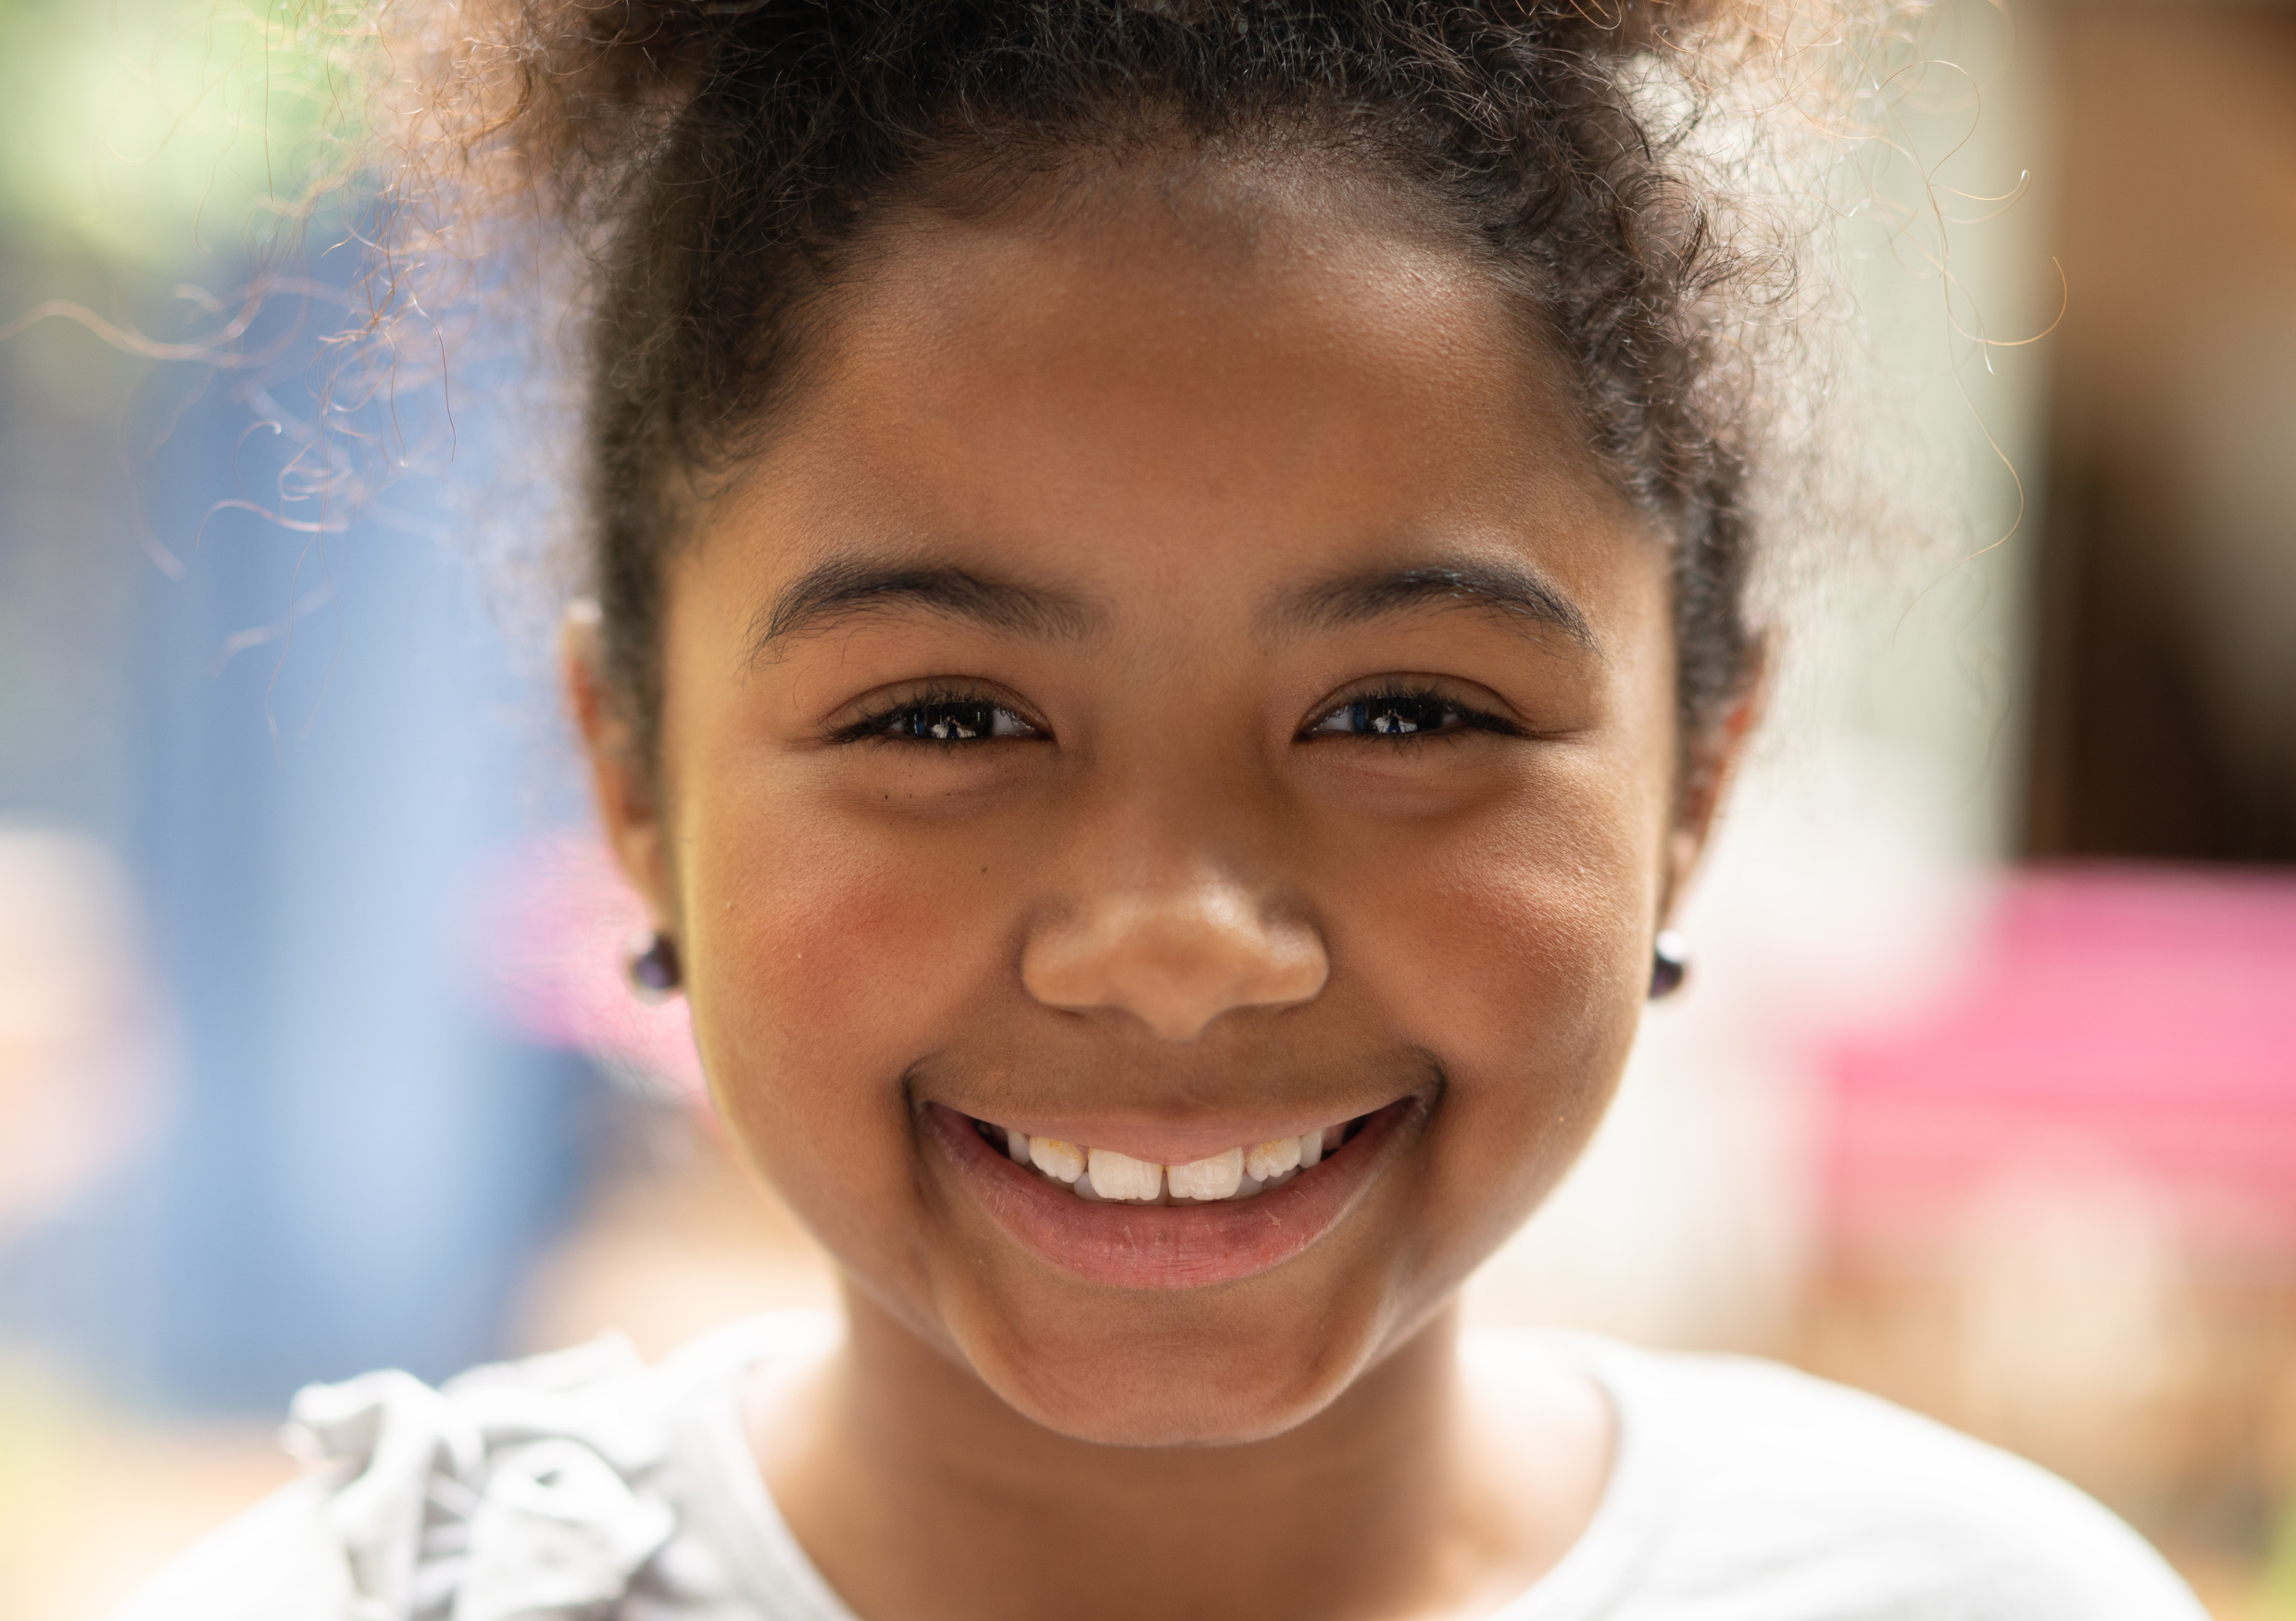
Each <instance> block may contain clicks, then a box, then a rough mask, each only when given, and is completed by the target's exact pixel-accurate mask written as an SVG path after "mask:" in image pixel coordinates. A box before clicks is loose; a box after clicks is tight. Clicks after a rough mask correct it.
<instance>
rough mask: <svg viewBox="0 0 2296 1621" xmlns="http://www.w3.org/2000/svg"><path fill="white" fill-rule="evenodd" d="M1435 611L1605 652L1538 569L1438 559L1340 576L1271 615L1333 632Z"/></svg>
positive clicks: (1286, 602)
mask: <svg viewBox="0 0 2296 1621" xmlns="http://www.w3.org/2000/svg"><path fill="white" fill-rule="evenodd" d="M1431 608H1437V609H1439V608H1465V609H1480V610H1485V611H1488V612H1492V613H1497V614H1501V615H1504V616H1505V617H1507V618H1510V619H1513V620H1518V621H1523V622H1526V623H1527V624H1530V625H1539V626H1545V627H1547V628H1549V629H1553V630H1559V631H1561V632H1562V633H1563V635H1567V636H1569V637H1570V638H1571V640H1573V641H1575V642H1576V643H1577V644H1578V645H1579V646H1580V647H1585V648H1586V649H1587V651H1588V652H1590V653H1594V654H1596V655H1598V656H1600V653H1601V651H1602V645H1601V643H1600V642H1599V641H1598V640H1596V638H1595V633H1594V627H1593V626H1592V625H1590V624H1588V623H1587V616H1586V615H1585V614H1584V613H1582V612H1581V611H1580V610H1579V609H1578V605H1577V604H1576V603H1574V602H1573V601H1572V600H1571V599H1570V598H1569V597H1566V596H1564V595H1563V594H1562V591H1561V590H1559V589H1558V588H1557V587H1556V586H1555V585H1554V584H1551V583H1550V582H1549V581H1548V580H1546V579H1544V578H1542V577H1541V576H1540V575H1539V574H1538V573H1537V572H1535V571H1533V570H1531V569H1528V568H1524V567H1523V566H1521V565H1518V564H1514V563H1492V562H1473V563H1467V562H1438V563H1428V564H1422V565H1416V566H1413V567H1409V568H1402V569H1378V570H1370V571H1367V572H1362V573H1358V574H1342V575H1339V576H1338V577H1336V578H1335V579H1330V580H1324V581H1319V582H1318V583H1317V584H1313V585H1311V586H1308V587H1307V588H1306V589H1305V590H1302V591H1298V592H1294V593H1293V594H1291V595H1290V596H1289V597H1286V598H1285V599H1284V600H1283V602H1282V603H1281V605H1280V606H1279V607H1278V608H1277V609H1276V611H1275V614H1274V615H1273V617H1274V619H1275V620H1276V622H1278V623H1282V624H1288V625H1297V626H1302V627H1313V628H1316V629H1324V630H1328V629H1334V628H1336V627H1338V626H1341V625H1349V624H1361V623H1362V622H1364V621H1367V620H1374V619H1380V618H1383V617H1385V616H1386V615H1388V614H1398V613H1414V612H1421V611H1424V610H1425V609H1431Z"/></svg>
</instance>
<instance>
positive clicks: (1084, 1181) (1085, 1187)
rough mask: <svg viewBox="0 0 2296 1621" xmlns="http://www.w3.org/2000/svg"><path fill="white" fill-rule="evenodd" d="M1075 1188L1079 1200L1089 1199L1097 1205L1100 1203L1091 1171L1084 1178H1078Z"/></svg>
mask: <svg viewBox="0 0 2296 1621" xmlns="http://www.w3.org/2000/svg"><path fill="white" fill-rule="evenodd" d="M1073 1186H1074V1187H1075V1189H1076V1197H1077V1198H1079V1199H1088V1200H1091V1201H1092V1202H1093V1203H1095V1204H1098V1203H1099V1202H1100V1194H1099V1191H1098V1189H1097V1188H1095V1187H1093V1186H1092V1174H1091V1173H1090V1172H1089V1171H1087V1172H1086V1173H1085V1175H1082V1176H1079V1177H1077V1178H1076V1180H1075V1182H1074V1184H1073Z"/></svg>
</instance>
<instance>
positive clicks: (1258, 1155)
mask: <svg viewBox="0 0 2296 1621" xmlns="http://www.w3.org/2000/svg"><path fill="white" fill-rule="evenodd" d="M1298 1163H1299V1138H1298V1137H1277V1138H1276V1139H1275V1140H1274V1141H1273V1142H1264V1143H1255V1144H1253V1145H1252V1150H1251V1152H1249V1153H1248V1154H1246V1155H1245V1156H1244V1175H1247V1176H1257V1177H1258V1178H1260V1180H1261V1181H1262V1182H1265V1181H1266V1180H1267V1179H1268V1178H1269V1177H1271V1176H1281V1175H1283V1174H1284V1173H1285V1172H1286V1171H1288V1170H1290V1169H1291V1168H1292V1167H1293V1166H1294V1165H1297V1164H1298Z"/></svg>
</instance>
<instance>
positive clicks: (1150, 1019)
mask: <svg viewBox="0 0 2296 1621" xmlns="http://www.w3.org/2000/svg"><path fill="white" fill-rule="evenodd" d="M1330 976H1331V959H1330V958H1329V956H1328V955H1327V954H1326V953H1325V952H1324V942H1323V941H1322V939H1321V938H1319V937H1318V936H1317V935H1316V933H1315V931H1314V930H1313V929H1311V928H1309V927H1308V926H1307V925H1305V924H1299V923H1290V922H1276V921H1271V920H1270V919H1268V918H1267V917H1265V916H1264V915H1262V912H1261V908H1260V907H1259V906H1258V905H1256V904H1255V903H1254V902H1253V900H1252V898H1250V897H1249V896H1248V895H1246V894H1245V893H1244V892H1243V891H1241V890H1239V889H1237V888H1236V887H1235V886H1229V885H1222V884H1207V885H1201V886H1193V887H1189V888H1186V889H1177V890H1171V891H1164V892H1158V893H1136V892H1135V893H1131V894H1115V895H1103V896H1096V897H1094V898H1092V899H1091V900H1090V901H1088V902H1087V903H1086V904H1085V906H1084V907H1083V908H1081V909H1080V910H1078V911H1075V912H1073V913H1071V914H1069V915H1066V916H1064V917H1062V918H1061V919H1060V920H1059V921H1057V922H1056V923H1053V924H1048V925H1047V926H1045V927H1043V928H1040V929H1038V930H1036V931H1035V933H1034V934H1032V935H1031V936H1029V940H1028V943H1027V945H1026V946H1025V948H1023V951H1022V954H1021V980H1022V983H1023V985H1025V986H1027V987H1028V991H1029V994H1030V995H1031V996H1033V997H1035V999H1037V1000H1038V1001H1040V1002H1044V1003H1046V1004H1048V1006H1051V1007H1055V1008H1068V1009H1073V1010H1076V1011H1078V1012H1082V1011H1084V1010H1086V1009H1091V1008H1121V1009H1123V1011H1124V1012H1128V1013H1132V1014H1135V1015H1136V1016H1137V1017H1138V1018H1139V1019H1140V1020H1141V1022H1142V1023H1144V1024H1147V1025H1148V1028H1149V1029H1151V1030H1153V1031H1155V1032H1156V1034H1157V1035H1159V1036H1161V1037H1163V1038H1164V1039H1165V1040H1167V1041H1186V1040H1188V1039H1190V1038H1191V1037H1196V1036H1198V1035H1200V1034H1201V1033H1202V1032H1203V1029H1204V1027H1205V1026H1206V1025H1207V1024H1211V1022H1212V1021H1213V1020H1214V1019H1216V1018H1218V1017H1219V1016H1220V1015H1221V1014H1222V1013H1224V1012H1228V1011H1229V1010H1230V1009H1232V1008H1282V1007H1289V1006H1291V1005H1292V1004H1294V1003H1297V1002H1304V1001H1306V1000H1308V999H1310V998H1311V997H1313V996H1314V995H1315V994H1316V992H1318V991H1320V990H1322V989H1323V988H1324V981H1325V980H1326V979H1328V978H1329V977H1330Z"/></svg>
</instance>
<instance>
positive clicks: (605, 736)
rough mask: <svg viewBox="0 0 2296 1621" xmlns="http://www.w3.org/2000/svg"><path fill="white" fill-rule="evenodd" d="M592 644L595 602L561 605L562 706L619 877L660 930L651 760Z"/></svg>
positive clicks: (663, 925) (665, 878)
mask: <svg viewBox="0 0 2296 1621" xmlns="http://www.w3.org/2000/svg"><path fill="white" fill-rule="evenodd" d="M599 646H600V638H599V617H598V605H597V604H596V602H595V601H593V600H591V599H589V598H587V597H584V598H582V599H579V600H577V601H575V602H572V603H570V604H568V606H567V609H566V618H565V621H564V622H563V623H562V624H561V626H560V627H559V632H558V658H559V667H560V670H561V672H562V673H563V675H564V678H565V682H566V698H567V705H568V707H569V708H570V709H571V710H573V715H574V722H575V724H577V725H578V726H580V727H581V729H582V741H583V750H584V752H585V753H586V754H587V756H588V757H589V761H590V786H591V791H592V793H593V794H594V795H595V796H596V799H597V807H598V821H599V823H601V824H602V825H603V826H604V828H605V830H606V839H607V843H608V844H609V845H610V846H612V847H613V851H614V859H615V861H617V862H619V863H620V865H621V871H622V875H623V876H624V877H626V878H628V879H629V880H630V886H631V887H632V888H634V889H635V890H636V891H637V893H638V898H640V899H641V900H643V901H645V903H646V915H647V916H648V917H649V918H650V919H651V920H652V922H653V925H654V927H656V928H658V929H667V928H669V927H670V926H671V924H672V922H673V921H674V919H673V916H672V909H671V905H670V874H669V871H668V868H667V866H666V864H665V863H664V861H663V859H662V857H663V852H664V850H665V848H666V844H665V839H664V836H663V831H662V824H661V813H660V804H659V796H658V795H657V794H656V792H655V785H654V773H653V770H652V762H651V761H650V760H647V759H646V757H645V754H644V752H643V750H642V749H641V748H640V747H639V744H638V735H637V728H636V727H635V726H634V724H633V723H632V720H631V717H630V714H629V710H628V700H627V699H625V698H624V697H622V696H621V694H619V693H616V692H614V691H612V690H611V689H610V688H609V686H608V685H607V684H606V682H605V681H604V679H603V678H602V674H601V670H600V665H599Z"/></svg>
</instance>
